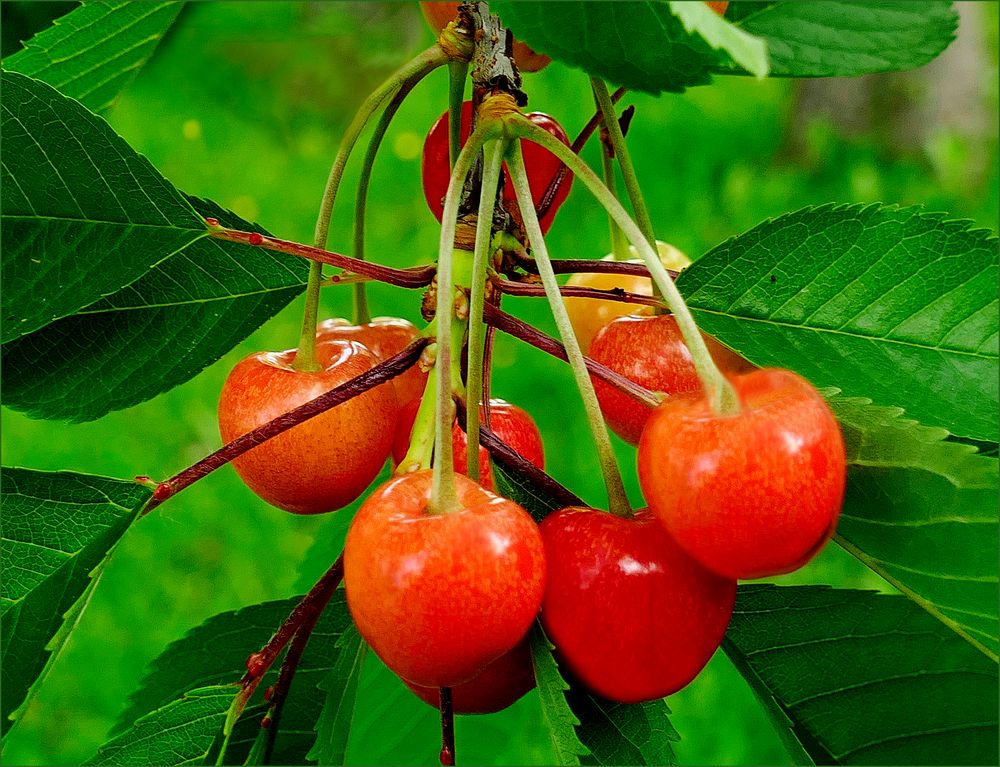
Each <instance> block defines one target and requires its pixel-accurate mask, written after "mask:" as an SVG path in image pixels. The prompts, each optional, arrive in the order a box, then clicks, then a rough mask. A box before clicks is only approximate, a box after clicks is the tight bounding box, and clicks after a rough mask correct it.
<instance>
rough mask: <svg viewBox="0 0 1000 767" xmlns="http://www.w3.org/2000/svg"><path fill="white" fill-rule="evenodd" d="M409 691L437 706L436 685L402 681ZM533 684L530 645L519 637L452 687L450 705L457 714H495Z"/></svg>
mask: <svg viewBox="0 0 1000 767" xmlns="http://www.w3.org/2000/svg"><path fill="white" fill-rule="evenodd" d="M403 684H405V685H406V686H407V687H408V688H409V689H410V691H411V692H412V693H413V694H414V695H416V696H417V697H418V698H420V700H422V701H423V702H424V703H426V704H427V705H429V706H433V707H434V708H438V707H439V706H440V693H439V690H438V688H437V687H420V686H419V685H415V684H413V683H412V682H407V681H406V680H403ZM534 686H535V670H534V668H533V666H532V664H531V645H530V644H529V643H528V640H527V638H525V639H522V640H521V641H520V642H519V643H518V644H517V646H516V647H515V648H514V649H513V650H511V651H510V652H507V653H504V654H503V655H501V656H500V657H499V658H497V659H496V660H495V661H493V662H492V663H490V664H489V665H488V666H486V668H484V669H483V670H482V671H481V672H479V674H478V675H477V676H474V677H473V678H472V679H470V680H469V681H468V682H463V683H462V684H460V685H458V686H456V687H453V688H452V690H451V707H452V711H454V713H456V714H494V713H496V712H497V711H503V710H504V709H505V708H507V707H508V706H512V705H514V704H515V703H516V702H517V701H519V700H520V699H521V698H522V697H524V696H525V695H526V694H527V693H528V692H530V691H531V690H532V689H533V688H534Z"/></svg>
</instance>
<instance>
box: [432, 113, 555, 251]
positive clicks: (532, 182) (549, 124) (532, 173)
mask: <svg viewBox="0 0 1000 767" xmlns="http://www.w3.org/2000/svg"><path fill="white" fill-rule="evenodd" d="M525 116H526V117H527V118H528V119H529V120H531V122H533V123H534V124H535V125H538V126H540V127H542V128H544V129H545V130H546V131H548V132H549V133H551V134H552V135H553V136H555V137H556V138H557V139H559V140H560V141H562V142H563V143H564V144H566V146H569V137H568V136H567V135H566V131H564V130H563V128H562V126H561V125H560V124H559V123H557V122H556V121H555V120H554V119H553V118H551V117H549V116H548V115H547V114H543V113H542V112H531V113H530V114H527V115H525ZM471 132H472V102H471V101H466V102H465V103H464V104H462V125H461V137H462V143H463V144H464V143H465V142H466V140H467V139H468V138H469V134H470V133H471ZM521 151H522V152H523V154H524V166H525V168H526V169H527V173H528V186H529V187H530V188H531V199H532V200H534V201H535V208H536V210H537V208H538V205H539V204H540V203H541V201H542V198H543V197H545V192H546V190H547V189H548V188H549V183H550V182H551V181H552V180H553V179H554V178H555V176H556V174H557V173H558V172H559V169H560V167H561V166H562V163H561V162H560V161H559V159H558V158H557V157H556V156H555V155H554V154H552V153H551V152H550V151H549V150H547V149H543V148H542V147H540V146H539V145H538V144H535V143H534V142H531V141H521ZM420 173H421V178H422V179H423V186H424V197H425V198H426V199H427V205H428V207H430V209H431V213H433V214H434V217H435V218H436V219H437V220H438V221H440V220H441V216H442V215H443V213H444V196H445V194H446V193H447V191H448V179H449V177H450V176H451V170H450V166H449V162H448V113H447V112H445V113H444V114H443V115H441V117H439V118H438V121H437V122H436V123H434V125H433V126H432V127H431V130H430V133H428V134H427V138H426V139H425V140H424V153H423V158H422V160H421V165H420ZM504 179H505V183H504V190H503V201H504V205H505V206H506V208H507V210H510V211H513V210H514V209H517V210H520V208H517V202H516V195H515V194H514V186H513V184H512V182H511V180H510V174H509V173H508V171H507V168H506V166H504ZM572 181H573V175H572V174H571V173H570V172H569V171H566V174H565V176H564V177H563V180H562V183H561V184H560V185H559V189H558V190H557V191H556V194H555V197H554V198H553V200H552V204H551V205H550V206H549V208H548V210H547V211H546V212H545V215H544V216H542V218H541V220H540V221H539V223H540V224H541V227H542V232H543V233H544V232H547V231H548V230H549V227H550V226H552V219H553V218H555V215H556V210H557V209H558V208H559V206H560V205H562V203H563V200H565V199H566V196H567V195H568V194H569V188H570V185H571V184H572Z"/></svg>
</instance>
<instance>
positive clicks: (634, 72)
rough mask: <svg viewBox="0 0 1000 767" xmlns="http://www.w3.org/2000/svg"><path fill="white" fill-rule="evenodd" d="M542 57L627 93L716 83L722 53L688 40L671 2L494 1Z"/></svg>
mask: <svg viewBox="0 0 1000 767" xmlns="http://www.w3.org/2000/svg"><path fill="white" fill-rule="evenodd" d="M490 9H491V10H492V11H494V12H496V13H498V14H499V15H500V18H501V19H502V20H503V22H504V23H505V24H506V25H508V26H509V27H510V28H511V30H512V31H513V33H514V35H515V36H516V37H517V38H519V39H521V40H524V41H525V42H527V43H528V44H529V45H530V46H531V47H532V48H534V49H535V50H537V51H538V52H539V53H544V54H547V55H548V56H551V57H552V58H554V59H558V60H560V61H562V62H564V63H566V64H570V65H572V66H575V67H580V68H581V69H583V70H585V71H586V72H588V73H589V74H591V75H597V76H599V77H603V78H605V79H607V80H610V81H611V82H613V83H616V84H618V85H624V86H625V87H626V88H630V89H634V90H640V91H646V92H647V93H660V92H662V91H671V92H681V91H683V90H684V89H685V88H687V87H689V86H692V85H704V84H706V83H708V82H709V81H710V79H711V78H710V77H709V72H710V70H711V69H712V68H713V67H715V66H717V65H719V64H720V63H721V62H722V61H723V60H724V58H725V57H724V56H723V55H722V54H720V53H718V52H717V51H714V50H712V48H711V46H710V45H709V44H708V43H707V42H705V40H703V39H702V38H701V36H700V35H689V34H688V33H687V32H686V31H685V29H684V25H683V24H682V23H681V21H680V19H678V18H677V17H675V16H674V15H673V13H672V12H671V10H670V6H669V5H668V4H667V3H659V2H630V3H588V2H538V3H523V2H513V1H512V0H503V1H502V2H493V3H490Z"/></svg>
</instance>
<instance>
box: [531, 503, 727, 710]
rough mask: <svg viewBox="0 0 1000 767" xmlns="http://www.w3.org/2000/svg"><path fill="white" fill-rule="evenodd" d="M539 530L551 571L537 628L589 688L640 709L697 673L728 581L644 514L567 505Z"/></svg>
mask: <svg viewBox="0 0 1000 767" xmlns="http://www.w3.org/2000/svg"><path fill="white" fill-rule="evenodd" d="M539 528H540V530H541V533H542V539H543V540H544V541H545V558H546V566H547V568H548V574H547V578H546V585H545V597H544V599H543V600H542V614H541V619H542V625H543V626H544V628H545V632H546V634H548V637H549V639H551V640H552V643H553V644H554V645H555V647H556V651H557V652H558V654H559V657H560V658H561V660H562V662H563V664H564V665H565V667H566V668H567V669H568V670H569V671H570V672H572V674H574V675H575V676H576V677H577V678H579V680H580V681H581V682H582V683H583V684H584V685H585V686H586V687H587V688H588V689H590V690H591V691H593V692H595V693H597V694H598V695H601V696H602V697H605V698H608V699H610V700H614V701H618V702H619V703H638V702H640V701H645V700H654V699H656V698H662V697H664V696H665V695H669V694H671V693H673V692H676V691H677V690H679V689H681V688H682V687H684V686H685V685H686V684H688V682H690V681H691V680H692V679H694V678H695V676H697V675H698V672H699V671H701V669H702V668H703V667H704V666H705V664H706V663H707V662H708V660H709V658H711V657H712V653H714V652H715V650H716V648H717V647H718V646H719V644H720V643H721V642H722V637H723V635H724V634H725V633H726V627H727V626H728V625H729V619H730V617H731V616H732V612H733V604H734V603H735V601H736V581H735V580H732V579H729V578H723V577H720V576H718V575H716V574H715V573H713V572H711V571H709V570H707V569H705V568H704V567H702V566H701V565H700V564H698V562H696V561H695V560H694V559H692V558H691V557H690V556H688V554H687V553H685V551H684V550H683V549H682V548H681V547H680V546H678V545H677V544H676V543H675V542H674V541H673V539H671V537H670V536H669V535H668V534H667V533H666V531H665V530H664V529H663V527H662V526H661V525H660V524H658V523H657V521H656V519H655V518H654V517H653V515H652V514H651V513H650V512H649V510H648V509H643V510H641V511H638V512H636V514H635V516H634V517H632V518H631V519H625V518H622V517H616V516H613V515H611V514H607V513H605V512H602V511H597V510H595V509H586V508H579V507H576V508H574V507H571V508H566V509H560V510H559V511H557V512H555V513H553V514H550V515H549V516H548V517H546V518H545V519H544V520H542V523H541V525H540V526H539Z"/></svg>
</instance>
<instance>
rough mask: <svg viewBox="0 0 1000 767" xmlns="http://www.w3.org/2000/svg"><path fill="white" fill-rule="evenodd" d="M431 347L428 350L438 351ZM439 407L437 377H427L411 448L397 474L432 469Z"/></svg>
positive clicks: (418, 408) (416, 417)
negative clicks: (437, 408)
mask: <svg viewBox="0 0 1000 767" xmlns="http://www.w3.org/2000/svg"><path fill="white" fill-rule="evenodd" d="M436 348H437V347H435V346H433V345H432V346H429V347H428V349H436ZM436 407H437V376H436V375H430V376H427V384H426V385H425V386H424V393H423V396H422V397H421V398H420V405H419V406H418V407H417V414H416V415H415V416H414V418H413V429H412V430H411V431H410V446H409V447H408V448H407V450H406V455H405V456H404V457H403V460H401V461H400V462H399V466H397V467H396V472H395V473H396V474H408V473H410V472H411V471H419V470H420V469H429V468H431V459H432V458H433V455H434V426H435V423H436V421H435V420H434V411H435V408H436Z"/></svg>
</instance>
